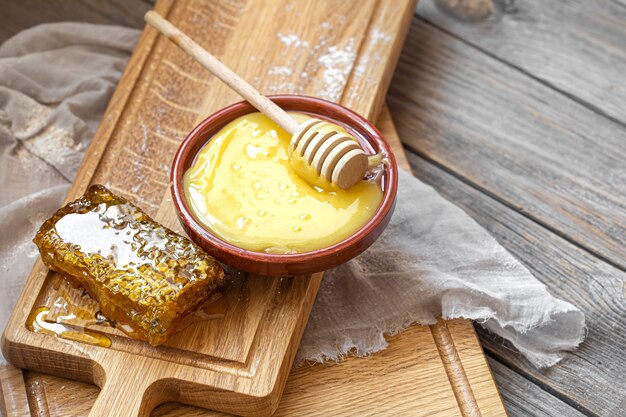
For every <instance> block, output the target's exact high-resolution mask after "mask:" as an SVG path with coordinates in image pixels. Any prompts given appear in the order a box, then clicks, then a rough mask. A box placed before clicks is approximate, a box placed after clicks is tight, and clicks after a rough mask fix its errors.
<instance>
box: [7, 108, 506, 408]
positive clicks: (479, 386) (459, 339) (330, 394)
mask: <svg viewBox="0 0 626 417" xmlns="http://www.w3.org/2000/svg"><path fill="white" fill-rule="evenodd" d="M378 127H379V129H380V130H381V132H382V133H383V135H384V136H385V138H386V139H387V140H388V141H389V143H390V144H391V145H392V147H393V148H394V152H395V154H396V157H397V159H398V162H399V164H400V165H402V166H404V167H407V166H408V164H407V161H406V158H405V156H404V152H403V150H402V146H401V144H400V141H399V139H398V137H397V135H396V133H395V129H394V128H393V124H392V122H391V118H390V116H389V113H388V112H387V110H386V109H385V110H384V111H383V113H382V115H381V117H380V118H379V123H378ZM388 341H389V347H388V348H387V349H386V350H385V351H383V352H380V353H378V354H375V355H371V356H368V357H365V358H355V357H350V358H347V359H345V360H343V361H342V362H341V364H339V365H337V364H325V365H319V364H317V365H314V366H302V367H299V368H296V369H292V370H291V374H290V376H289V379H288V381H287V385H286V388H285V391H284V394H283V397H282V399H281V402H280V404H279V408H278V410H277V412H276V416H319V415H328V416H331V415H332V416H352V415H379V416H384V415H389V416H398V415H411V416H446V417H447V416H476V415H483V416H504V415H506V411H505V410H504V407H503V405H502V402H501V399H500V397H499V394H498V391H497V390H496V387H495V384H494V381H493V378H492V376H491V373H490V371H489V368H488V366H487V363H486V361H485V358H484V356H483V353H482V350H481V348H480V345H479V343H478V340H477V338H476V335H475V334H474V329H473V327H472V325H471V323H470V322H468V321H464V320H452V321H447V322H440V323H438V324H437V325H436V326H431V327H430V328H428V327H421V326H413V327H411V328H409V329H407V330H406V331H405V332H403V333H401V334H399V335H396V336H392V337H390V338H388ZM0 388H1V391H2V397H0V405H2V404H3V405H4V407H0V410H4V412H5V415H6V416H7V417H27V416H37V417H39V416H45V417H48V416H51V417H54V416H86V415H87V414H88V413H89V410H90V409H91V408H92V406H93V404H94V402H95V399H96V397H97V396H98V388H97V387H95V386H93V385H89V384H85V383H81V382H76V381H70V380H67V379H64V378H58V377H54V376H50V375H44V374H40V373H37V372H32V371H27V372H25V373H24V374H22V372H21V371H20V370H19V369H16V368H13V367H7V368H0ZM152 415H153V416H161V417H165V416H168V417H174V416H181V415H185V416H190V417H213V416H224V414H222V413H219V412H214V411H209V410H203V409H199V408H193V407H189V406H184V405H182V404H176V403H170V404H165V405H162V406H160V407H158V408H156V409H155V410H154V412H153V413H152Z"/></svg>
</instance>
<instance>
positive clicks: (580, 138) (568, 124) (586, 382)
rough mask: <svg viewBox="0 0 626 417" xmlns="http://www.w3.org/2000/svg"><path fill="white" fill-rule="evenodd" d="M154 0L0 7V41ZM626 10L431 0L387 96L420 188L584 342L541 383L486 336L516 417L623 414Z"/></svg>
mask: <svg viewBox="0 0 626 417" xmlns="http://www.w3.org/2000/svg"><path fill="white" fill-rule="evenodd" d="M149 3H150V2H149V1H144V0H19V1H13V0H0V11H1V12H0V42H2V41H4V40H6V39H7V38H8V37H9V36H11V35H13V34H15V33H17V32H18V31H19V30H23V29H26V28H28V27H31V26H34V25H36V24H40V23H46V22H54V21H82V22H90V23H101V24H119V25H125V26H132V27H142V26H143V19H142V16H143V13H144V12H145V11H146V10H147V9H149V8H150V7H151V5H150V4H149ZM625 21H626V4H625V3H624V1H622V0H597V1H594V2H586V1H584V0H570V1H564V0H554V1H550V2H545V1H541V0H525V1H514V0H496V1H495V2H494V10H493V13H492V14H491V15H490V16H489V17H488V18H487V19H486V20H484V21H480V22H472V23H466V22H460V21H458V20H455V19H454V18H452V17H450V16H447V15H446V14H444V13H442V12H441V11H439V10H438V9H437V8H435V7H434V5H433V3H432V0H421V1H420V5H419V6H418V9H417V15H416V18H415V19H414V22H413V24H412V29H411V32H410V33H409V36H408V39H407V43H406V45H405V48H404V50H403V53H402V56H401V61H400V65H399V68H398V71H397V73H396V76H395V79H394V82H393V84H392V88H391V91H390V95H389V101H390V105H391V107H392V110H393V116H394V119H395V120H396V122H397V124H398V127H399V130H400V134H401V137H402V139H403V140H404V142H405V145H406V147H407V150H408V151H409V153H410V160H411V163H412V168H413V170H414V172H415V174H416V175H417V176H418V177H419V178H421V179H422V180H423V181H425V182H427V183H429V184H431V185H433V186H434V187H435V188H436V189H438V190H439V191H440V192H441V193H442V194H443V195H444V196H445V197H446V198H448V199H449V200H451V201H453V202H455V204H457V205H459V206H461V207H462V208H464V209H465V210H466V211H467V212H468V213H469V214H470V215H471V216H472V217H474V218H475V219H476V220H477V221H478V222H479V223H480V224H482V225H483V226H484V227H485V228H486V229H487V230H489V231H490V233H492V234H493V235H494V236H495V237H496V238H497V239H498V240H499V241H500V242H501V243H502V244H503V245H504V246H505V247H506V248H507V249H508V250H509V251H511V252H512V253H513V254H514V255H515V256H516V257H518V258H519V259H520V260H521V261H522V262H523V263H524V264H525V265H526V266H527V267H528V268H529V269H530V270H531V271H532V272H533V273H534V274H535V275H536V276H537V277H538V278H539V279H540V280H542V281H543V282H544V283H545V284H546V285H547V286H548V288H549V289H550V291H552V292H553V293H554V294H555V295H557V296H559V297H562V298H564V299H567V300H569V301H571V302H572V303H574V304H575V305H577V306H579V307H580V308H581V309H583V310H584V312H585V314H586V318H587V326H588V329H589V335H588V337H587V340H586V341H585V342H584V344H583V345H582V346H581V347H580V349H579V350H578V351H577V352H574V353H572V354H569V355H567V356H566V358H565V360H564V361H563V362H562V363H561V364H559V365H557V366H555V367H553V368H552V369H550V370H547V371H539V370H536V369H534V368H533V367H532V366H531V365H529V364H528V363H527V362H526V361H525V360H524V359H523V358H522V357H521V356H520V355H519V354H517V353H515V351H514V350H512V348H511V347H510V346H507V345H506V344H505V343H503V341H502V340H499V339H497V338H496V337H494V336H492V335H489V334H487V333H486V332H485V331H483V330H480V329H479V334H480V338H481V341H482V343H483V346H484V347H485V350H486V352H487V354H488V355H489V356H490V358H489V362H490V365H491V367H492V370H493V373H494V377H495V379H496V382H497V384H498V387H499V389H500V391H501V394H502V396H503V399H504V402H505V404H506V406H507V409H508V411H509V413H510V414H511V416H579V415H598V416H618V415H623V412H624V409H625V408H626V403H625V398H626V381H625V379H624V375H626V341H625V337H626V332H625V331H624V330H625V325H626V324H625V320H624V317H626V308H625V301H624V300H625V298H626V284H625V281H626V277H625V274H624V267H625V266H626V249H625V247H626V245H625V240H626V233H625V232H626V230H625V228H626V201H625V196H626V163H625V162H624V161H625V160H626V159H625V158H624V157H625V156H626V155H625V154H624V153H625V150H626V128H625V126H626V65H625V63H626V35H625V32H626V22H625Z"/></svg>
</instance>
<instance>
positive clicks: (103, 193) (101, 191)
mask: <svg viewBox="0 0 626 417" xmlns="http://www.w3.org/2000/svg"><path fill="white" fill-rule="evenodd" d="M34 242H35V244H36V245H37V247H38V248H39V252H40V253H41V257H42V260H43V262H44V263H45V264H46V266H48V267H49V268H50V269H52V270H54V271H57V272H60V273H63V274H66V275H68V276H69V278H70V279H71V280H73V281H74V283H75V284H77V285H80V286H82V287H84V288H85V289H86V290H87V291H88V292H89V293H90V294H91V296H92V297H93V298H94V299H95V300H96V301H97V302H98V303H99V304H100V308H101V310H102V312H103V313H104V315H105V316H107V317H108V318H109V319H111V320H113V321H115V322H116V323H117V327H118V328H119V329H120V330H123V331H124V332H125V333H127V334H128V335H129V336H131V337H133V338H137V339H141V340H145V341H147V342H148V343H150V344H151V345H159V344H162V343H164V342H165V341H166V340H167V338H168V337H169V336H170V335H171V334H172V333H173V332H174V331H175V330H176V326H177V324H178V323H179V322H180V321H181V319H182V318H183V317H184V316H185V315H186V314H187V313H189V312H191V311H193V310H194V309H195V308H196V307H197V306H198V305H199V304H200V303H201V302H202V301H204V300H206V299H207V297H209V296H210V295H212V294H213V293H215V292H216V290H217V288H218V287H219V286H221V285H222V284H223V282H224V272H223V270H222V268H221V267H220V266H219V264H218V263H217V261H215V259H213V258H212V257H210V256H209V255H207V254H206V253H204V252H203V251H202V249H200V248H199V247H198V246H196V245H195V244H194V243H193V242H191V241H190V240H189V239H187V238H184V237H182V236H180V235H178V234H176V233H174V232H173V231H171V230H169V229H167V228H165V227H163V226H161V225H160V224H158V223H157V222H155V221H154V220H152V219H151V218H150V217H148V215H146V214H145V213H144V212H143V211H141V209H139V208H137V207H136V206H134V205H133V204H131V203H129V202H128V201H127V200H125V199H123V198H121V197H118V196H115V195H114V194H112V193H111V192H110V191H109V190H107V189H106V188H105V187H103V186H101V185H94V186H92V187H91V188H89V190H88V191H87V192H86V193H85V195H84V196H83V197H81V198H79V199H78V200H76V201H74V202H72V203H69V204H67V205H66V206H65V207H63V208H61V209H60V210H59V211H57V212H56V213H55V214H54V215H53V216H52V217H51V218H50V219H48V220H47V221H46V222H45V223H44V224H43V225H42V226H41V229H39V232H37V235H36V236H35V239H34Z"/></svg>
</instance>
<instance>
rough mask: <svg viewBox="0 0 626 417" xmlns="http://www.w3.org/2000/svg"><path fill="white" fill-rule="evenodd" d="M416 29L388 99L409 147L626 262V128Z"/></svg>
mask: <svg viewBox="0 0 626 417" xmlns="http://www.w3.org/2000/svg"><path fill="white" fill-rule="evenodd" d="M411 32H412V34H411V36H410V37H409V38H408V40H407V43H406V45H405V47H404V53H403V55H402V60H401V61H400V63H399V65H398V70H397V71H396V74H395V81H394V83H393V85H392V88H391V90H390V98H389V105H390V108H391V111H392V113H393V114H394V118H395V120H396V123H397V126H398V131H399V133H400V137H402V140H403V141H404V143H405V145H406V146H408V147H409V148H410V149H411V150H412V151H414V152H417V153H419V154H420V155H425V156H426V157H427V158H428V159H429V160H431V161H433V162H434V163H436V164H438V165H441V166H444V167H445V168H446V170H448V171H450V172H454V173H455V175H457V176H459V177H463V178H465V179H466V180H467V181H469V182H471V183H472V184H474V185H475V186H476V187H480V189H481V190H482V191H483V192H484V193H487V194H489V195H491V196H493V197H494V198H496V199H498V200H500V201H502V202H504V203H506V204H507V205H509V206H510V207H512V208H513V209H515V210H517V211H520V212H524V214H525V215H526V216H529V217H531V218H532V219H533V220H534V221H536V222H538V223H540V224H542V225H543V226H544V227H547V228H549V229H550V230H552V231H553V232H555V233H557V234H559V235H562V236H564V237H565V238H567V239H568V240H571V241H572V242H575V243H576V244H577V245H580V246H585V247H586V248H588V249H589V250H591V251H593V253H594V254H596V255H598V256H601V257H602V258H604V259H606V260H607V261H609V262H611V263H614V264H615V265H620V266H621V267H626V251H624V247H625V245H626V199H624V195H626V170H624V169H623V167H624V159H625V158H626V146H624V141H625V136H624V127H623V126H621V125H620V124H618V123H615V122H613V121H611V120H608V119H606V118H605V117H603V116H601V115H599V114H597V113H595V112H593V111H591V110H589V109H588V108H586V107H584V106H582V105H581V104H579V103H577V102H575V101H573V100H571V99H569V98H567V97H566V96H564V95H563V94H561V93H559V92H556V91H554V90H553V89H551V88H549V87H548V86H546V85H544V84H542V83H540V82H538V81H536V80H535V79H533V78H532V77H529V76H527V75H526V74H524V73H521V72H519V71H517V70H515V69H513V68H511V67H510V66H509V65H506V64H504V63H502V62H500V61H498V60H494V59H493V58H491V57H490V56H488V55H485V54H484V53H482V52H480V51H479V50H477V49H475V48H472V47H468V45H467V44H466V43H464V42H462V41H461V40H459V39H457V38H455V37H453V36H450V35H448V34H446V33H445V32H443V31H441V30H440V29H438V28H436V27H434V26H432V25H431V24H429V23H426V22H424V21H422V20H420V19H417V18H416V19H414V20H413V23H412V26H411ZM547 189H549V190H550V191H549V192H546V190H547Z"/></svg>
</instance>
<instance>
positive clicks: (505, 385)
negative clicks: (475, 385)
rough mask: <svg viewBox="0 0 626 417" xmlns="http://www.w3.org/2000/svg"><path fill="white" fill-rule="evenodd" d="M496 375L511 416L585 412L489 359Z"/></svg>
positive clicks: (578, 416)
mask: <svg viewBox="0 0 626 417" xmlns="http://www.w3.org/2000/svg"><path fill="white" fill-rule="evenodd" d="M489 366H490V367H491V371H492V372H493V374H494V376H495V377H496V378H497V379H498V380H499V381H501V383H500V385H499V386H500V393H501V394H502V397H503V398H504V404H505V405H506V409H507V410H508V412H509V415H511V416H535V417H553V416H558V417H582V416H584V414H582V413H581V412H579V411H577V410H576V409H575V408H572V407H571V406H569V405H567V404H566V403H564V402H563V401H561V400H559V399H558V398H556V397H554V396H552V395H550V394H548V393H547V392H546V391H543V390H542V389H541V388H539V387H538V386H537V385H535V384H533V383H532V382H530V381H529V380H528V379H526V378H524V377H523V376H521V375H519V374H517V373H516V372H515V371H513V370H512V369H510V368H508V367H507V366H505V365H503V364H502V363H500V362H498V361H497V360H495V359H491V358H490V359H489Z"/></svg>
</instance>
